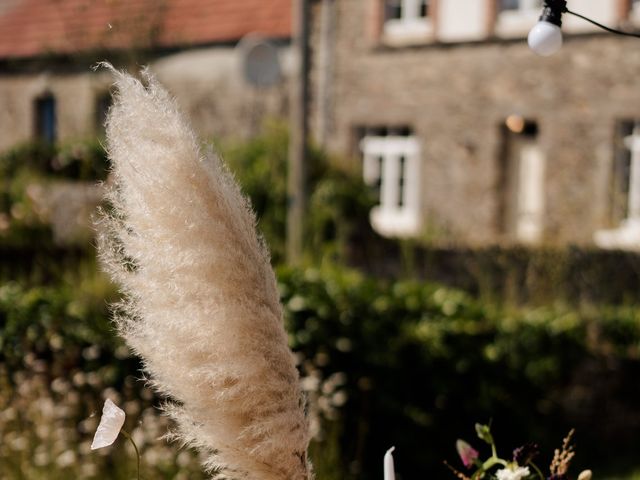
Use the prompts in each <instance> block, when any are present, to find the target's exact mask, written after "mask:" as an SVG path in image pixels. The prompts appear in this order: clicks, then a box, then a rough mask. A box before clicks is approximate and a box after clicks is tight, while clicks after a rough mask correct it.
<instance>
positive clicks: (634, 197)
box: [594, 119, 640, 250]
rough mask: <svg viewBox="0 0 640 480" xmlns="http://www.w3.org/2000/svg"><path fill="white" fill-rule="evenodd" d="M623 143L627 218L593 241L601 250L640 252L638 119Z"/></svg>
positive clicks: (595, 237) (639, 120)
mask: <svg viewBox="0 0 640 480" xmlns="http://www.w3.org/2000/svg"><path fill="white" fill-rule="evenodd" d="M623 142H624V145H625V147H626V148H627V149H628V150H629V153H630V165H629V195H628V199H627V202H628V203H627V217H626V218H625V219H623V220H622V222H620V225H619V226H618V228H614V229H609V230H598V231H597V232H596V233H595V235H594V241H595V243H596V245H597V246H599V247H601V248H610V249H624V250H640V119H636V120H635V122H634V127H633V131H632V132H631V135H628V136H626V137H625V138H624V139H623Z"/></svg>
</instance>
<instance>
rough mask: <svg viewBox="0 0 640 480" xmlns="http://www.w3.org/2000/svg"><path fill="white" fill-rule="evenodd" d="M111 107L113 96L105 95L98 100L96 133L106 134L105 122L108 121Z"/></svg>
mask: <svg viewBox="0 0 640 480" xmlns="http://www.w3.org/2000/svg"><path fill="white" fill-rule="evenodd" d="M110 106H111V94H110V93H108V92H107V93H103V94H101V95H99V96H98V97H97V98H96V110H95V112H96V116H95V121H96V131H97V132H99V133H104V127H105V121H106V120H107V112H108V111H109V107H110Z"/></svg>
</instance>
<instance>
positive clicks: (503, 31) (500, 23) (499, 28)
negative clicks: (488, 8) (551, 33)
mask: <svg viewBox="0 0 640 480" xmlns="http://www.w3.org/2000/svg"><path fill="white" fill-rule="evenodd" d="M540 11H541V9H535V10H525V11H516V12H510V11H507V12H502V13H500V14H499V15H498V20H497V21H496V25H495V35H496V37H498V38H520V37H526V36H527V35H528V34H529V30H531V27H532V26H533V25H535V24H536V22H537V21H538V19H539V18H540Z"/></svg>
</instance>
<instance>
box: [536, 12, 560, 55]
mask: <svg viewBox="0 0 640 480" xmlns="http://www.w3.org/2000/svg"><path fill="white" fill-rule="evenodd" d="M527 41H528V42H529V48H531V50H533V51H534V52H536V53H537V54H538V55H542V56H543V57H547V56H549V55H553V54H554V53H556V52H557V51H558V50H560V47H561V46H562V31H561V30H560V27H559V26H557V25H554V24H553V23H550V22H545V21H544V20H541V21H539V22H538V23H536V24H535V25H534V26H533V28H532V29H531V31H530V32H529V37H528V39H527Z"/></svg>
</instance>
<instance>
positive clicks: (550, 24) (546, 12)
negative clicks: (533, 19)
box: [527, 0, 640, 57]
mask: <svg viewBox="0 0 640 480" xmlns="http://www.w3.org/2000/svg"><path fill="white" fill-rule="evenodd" d="M563 13H569V14H571V15H574V16H576V17H578V18H581V19H583V20H586V21H587V22H589V23H592V24H593V25H595V26H596V27H598V28H601V29H603V30H606V31H607V32H611V33H615V34H617V35H626V36H629V37H636V38H640V34H638V33H634V32H623V31H621V30H616V29H615V28H611V27H607V26H606V25H602V24H601V23H598V22H596V21H595V20H591V19H590V18H587V17H585V16H584V15H580V14H579V13H576V12H572V11H571V10H569V9H568V8H567V0H544V3H543V7H542V15H540V19H539V20H538V23H536V24H535V25H534V26H533V28H532V29H531V31H530V32H529V36H528V37H527V42H528V43H529V48H531V50H533V51H534V52H536V53H537V54H538V55H542V56H545V57H546V56H549V55H553V54H554V53H556V52H557V51H558V50H560V47H562V30H561V29H560V27H562V14H563Z"/></svg>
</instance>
